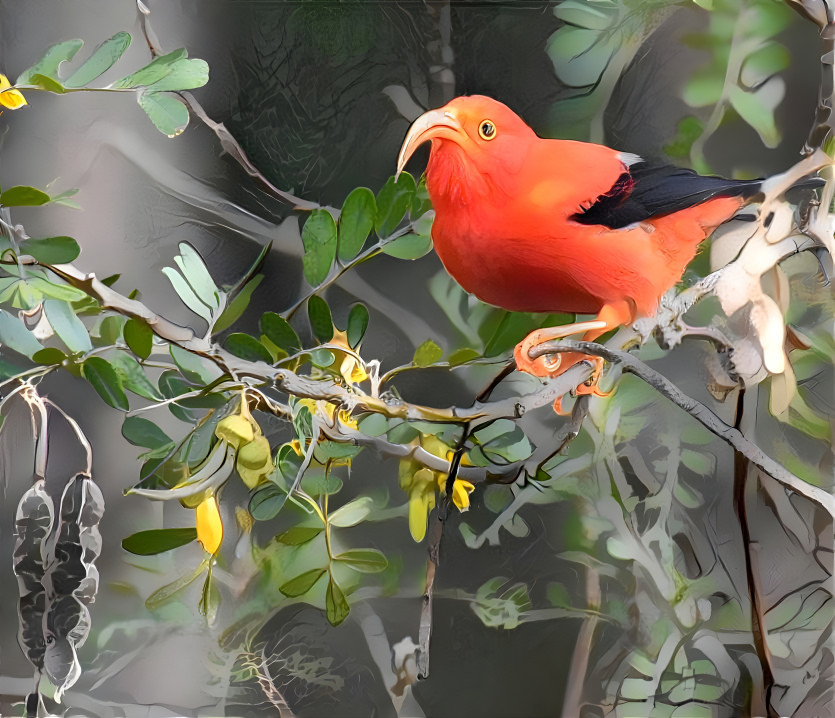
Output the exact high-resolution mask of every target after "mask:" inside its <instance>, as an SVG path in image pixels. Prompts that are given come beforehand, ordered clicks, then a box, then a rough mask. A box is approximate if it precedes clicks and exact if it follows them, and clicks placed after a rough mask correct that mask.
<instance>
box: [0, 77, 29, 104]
mask: <svg viewBox="0 0 835 718" xmlns="http://www.w3.org/2000/svg"><path fill="white" fill-rule="evenodd" d="M25 104H26V98H25V97H23V95H21V94H20V92H19V91H18V90H15V89H14V88H12V86H11V83H10V82H9V78H8V77H6V76H5V75H2V74H0V105H2V106H3V107H8V108H9V109H10V110H16V109H18V108H20V107H23V106H24V105H25Z"/></svg>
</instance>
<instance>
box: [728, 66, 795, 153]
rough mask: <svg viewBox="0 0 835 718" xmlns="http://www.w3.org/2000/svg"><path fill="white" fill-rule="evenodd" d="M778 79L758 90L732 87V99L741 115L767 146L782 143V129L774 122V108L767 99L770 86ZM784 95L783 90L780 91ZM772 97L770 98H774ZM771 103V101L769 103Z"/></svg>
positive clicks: (732, 103)
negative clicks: (752, 90)
mask: <svg viewBox="0 0 835 718" xmlns="http://www.w3.org/2000/svg"><path fill="white" fill-rule="evenodd" d="M776 82H778V80H772V81H771V82H769V83H768V84H767V85H765V86H764V87H763V88H761V89H760V90H759V91H758V92H746V91H745V90H743V89H742V88H740V87H732V88H731V93H730V101H731V105H733V108H734V109H735V110H736V111H737V113H738V114H739V116H740V117H741V118H742V119H743V120H744V121H745V122H747V123H748V124H749V125H751V127H752V128H753V129H754V130H756V132H757V134H758V135H759V136H760V139H761V140H762V142H763V144H764V145H765V146H766V147H771V148H773V147H776V146H777V145H778V144H779V143H780V131H779V130H778V129H777V125H776V124H775V122H774V110H773V108H772V107H769V106H768V104H767V103H766V101H765V97H764V95H765V94H768V93H770V91H771V88H770V87H769V86H770V85H772V84H773V83H776ZM778 92H779V93H780V96H781V97H782V91H781V90H780V91H778ZM773 99H774V98H773V97H771V98H769V100H773ZM769 104H770V103H769Z"/></svg>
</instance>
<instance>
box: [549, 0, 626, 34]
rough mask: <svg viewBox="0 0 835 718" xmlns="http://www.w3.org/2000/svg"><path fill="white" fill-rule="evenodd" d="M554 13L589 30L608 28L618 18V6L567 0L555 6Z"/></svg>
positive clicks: (561, 18)
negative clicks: (600, 5) (597, 5)
mask: <svg viewBox="0 0 835 718" xmlns="http://www.w3.org/2000/svg"><path fill="white" fill-rule="evenodd" d="M554 15H556V16H557V17H558V18H559V19H560V20H562V21H563V22H564V23H566V24H568V25H574V26H577V27H584V28H587V29H589V30H606V29H607V28H608V27H609V26H610V25H611V24H612V20H614V19H616V18H617V12H616V6H615V5H614V4H613V5H612V6H611V10H610V8H607V7H606V6H605V5H604V6H602V7H595V6H594V5H593V4H592V3H588V2H580V1H578V0H565V2H561V3H560V4H559V5H557V6H556V7H555V8H554Z"/></svg>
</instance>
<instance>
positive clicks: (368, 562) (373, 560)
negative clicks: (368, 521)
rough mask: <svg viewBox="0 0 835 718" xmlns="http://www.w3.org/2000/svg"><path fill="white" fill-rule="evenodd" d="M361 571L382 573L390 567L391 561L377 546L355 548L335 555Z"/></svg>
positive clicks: (342, 561)
mask: <svg viewBox="0 0 835 718" xmlns="http://www.w3.org/2000/svg"><path fill="white" fill-rule="evenodd" d="M333 560H334V561H340V562H341V563H345V564H347V565H348V566H350V567H351V568H352V569H354V570H355V571H359V572H360V573H380V571H385V570H386V569H387V568H388V565H389V562H388V560H387V559H386V557H385V554H383V552H382V551H378V550H377V549H375V548H354V549H350V550H349V551H345V552H343V553H341V554H339V555H338V556H334V557H333Z"/></svg>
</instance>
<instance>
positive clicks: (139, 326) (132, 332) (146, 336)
mask: <svg viewBox="0 0 835 718" xmlns="http://www.w3.org/2000/svg"><path fill="white" fill-rule="evenodd" d="M123 332H124V335H125V342H126V343H127V345H128V348H129V349H130V350H131V351H132V352H133V353H134V354H136V356H138V357H139V358H140V359H147V358H148V357H149V356H151V349H152V348H153V343H154V332H153V331H152V329H151V327H149V326H148V324H147V323H146V322H144V321H143V320H141V319H136V318H134V317H131V318H130V319H128V321H127V322H125V328H124V330H123Z"/></svg>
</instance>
